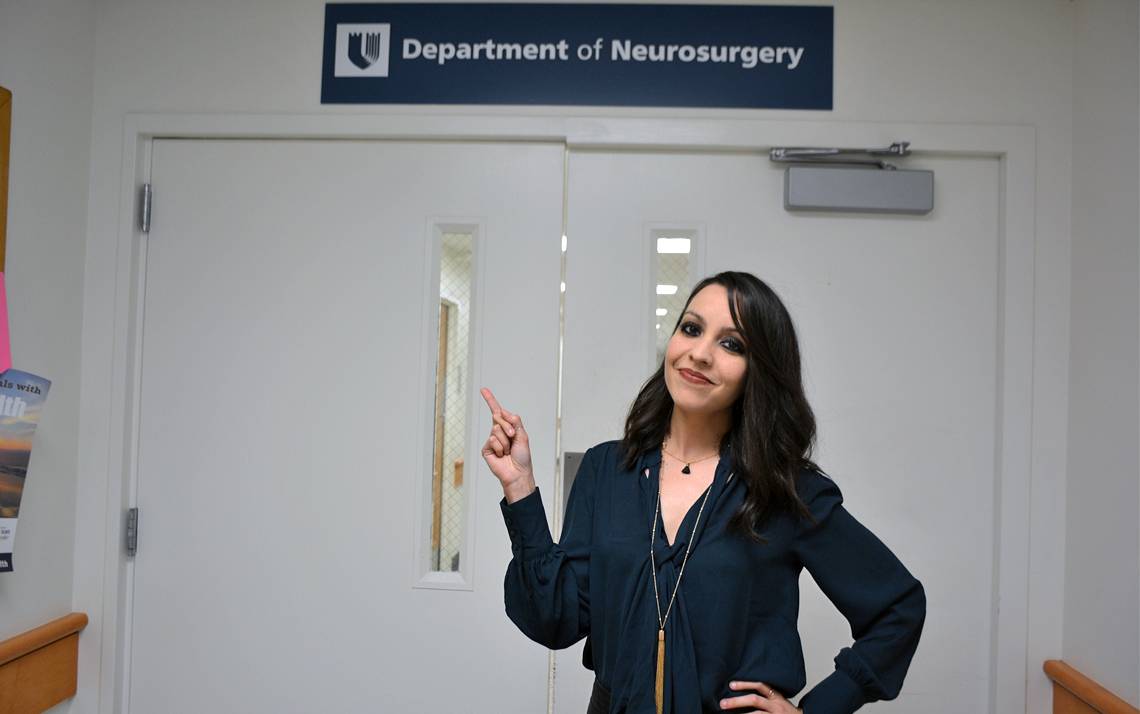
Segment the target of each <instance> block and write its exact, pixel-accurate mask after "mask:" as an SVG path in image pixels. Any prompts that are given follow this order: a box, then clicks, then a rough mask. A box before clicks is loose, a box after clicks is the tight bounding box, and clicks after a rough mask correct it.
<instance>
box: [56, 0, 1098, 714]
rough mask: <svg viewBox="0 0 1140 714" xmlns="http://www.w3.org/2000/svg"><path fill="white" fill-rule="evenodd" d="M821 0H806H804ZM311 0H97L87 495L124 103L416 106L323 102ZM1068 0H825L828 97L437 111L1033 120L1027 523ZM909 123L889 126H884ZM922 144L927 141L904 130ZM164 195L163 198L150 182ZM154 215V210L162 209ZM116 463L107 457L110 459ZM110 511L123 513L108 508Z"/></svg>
mask: <svg viewBox="0 0 1140 714" xmlns="http://www.w3.org/2000/svg"><path fill="white" fill-rule="evenodd" d="M813 2H814V0H813ZM323 7H324V5H323V3H322V2H320V0H238V1H232V0H227V1H225V2H222V1H221V0H213V1H205V0H204V1H201V2H193V3H188V2H178V1H177V0H108V1H107V2H105V3H103V4H101V5H100V11H99V13H98V16H97V18H96V26H97V33H96V61H95V109H94V120H93V126H94V129H93V132H94V134H93V146H92V163H93V166H92V175H93V180H92V185H91V233H90V234H89V236H88V241H89V242H88V252H87V261H86V270H87V273H86V275H87V277H88V282H87V290H86V292H85V303H84V306H85V323H84V353H83V374H84V385H85V387H89V389H87V390H85V392H84V404H83V407H82V412H81V418H82V420H83V424H84V430H83V436H82V440H81V442H80V464H81V472H80V482H79V483H80V487H79V493H78V498H79V501H80V503H84V504H86V503H92V502H95V503H98V504H101V503H102V501H100V500H99V499H101V498H103V497H104V495H105V493H106V488H107V479H108V474H107V469H106V464H107V463H108V457H109V453H108V444H109V439H108V434H109V429H110V428H111V426H110V425H109V424H107V422H106V418H105V411H104V410H103V409H104V406H105V405H106V403H107V400H108V399H109V398H110V397H111V395H112V393H111V391H110V390H111V386H110V385H108V384H107V383H106V381H105V380H106V376H107V375H108V374H110V373H111V372H112V362H111V359H112V341H111V335H112V327H113V326H114V324H115V323H114V308H115V304H116V303H115V300H116V296H115V295H114V294H113V288H114V284H113V277H114V275H115V270H116V263H115V255H114V247H115V244H116V238H117V235H118V230H119V225H120V222H119V210H120V196H119V186H120V178H121V171H122V160H123V146H122V136H123V127H124V118H125V116H126V114H127V113H129V112H163V113H169V112H258V113H277V112H284V113H305V114H317V115H334V114H344V113H349V114H352V113H372V114H375V113H383V112H388V113H393V112H402V113H407V112H423V111H432V110H431V109H430V108H423V107H411V108H406V109H392V108H385V107H322V106H321V105H320V104H319V96H320V67H321V39H322V35H321V29H322V22H323ZM1074 16H1075V8H1074V6H1073V4H1072V3H1070V2H1068V1H1067V0H1049V1H1046V2H1042V1H1041V0H1002V1H1001V2H985V3H983V2H972V3H959V2H954V3H950V2H922V3H917V2H914V1H913V0H866V1H865V2H860V3H840V4H838V5H837V7H836V11H835V29H836V33H835V82H834V86H835V104H834V106H835V110H834V111H833V112H824V113H821V112H807V111H773V110H763V111H751V110H735V111H703V110H665V111H660V110H642V109H633V110H623V109H617V108H615V109H605V110H601V111H600V112H598V111H596V110H573V109H551V110H543V109H538V108H526V109H523V110H521V111H520V110H513V109H499V108H487V109H478V110H476V109H473V108H471V107H459V108H442V109H438V110H435V111H440V112H447V113H472V112H475V111H479V113H494V114H500V113H503V114H518V113H524V114H545V115H552V114H554V115H559V114H591V113H602V114H605V115H614V116H642V115H644V116H668V117H686V116H689V117H692V116H698V117H713V116H716V117H721V116H732V117H756V118H775V117H779V118H782V119H789V118H797V117H803V118H805V119H817V118H820V117H826V118H828V119H841V120H863V121H875V120H883V121H915V122H979V123H987V124H989V123H1002V124H1026V125H1032V126H1034V127H1035V130H1036V136H1037V142H1038V143H1037V145H1038V150H1039V153H1038V155H1037V183H1036V191H1037V200H1036V215H1035V223H1036V227H1037V235H1036V245H1037V253H1036V265H1035V273H1036V276H1037V283H1036V285H1037V287H1036V295H1035V314H1036V316H1037V317H1036V324H1035V325H1034V330H1035V344H1036V351H1035V355H1036V357H1035V360H1036V361H1035V371H1036V372H1035V373H1036V377H1037V379H1036V382H1035V387H1034V390H1035V391H1034V395H1033V398H1034V405H1035V407H1034V433H1033V450H1034V451H1033V453H1034V463H1033V470H1034V471H1033V478H1034V484H1033V494H1034V499H1035V501H1034V503H1033V504H1032V505H1031V508H1032V512H1033V513H1034V518H1035V519H1036V521H1035V522H1037V523H1057V524H1060V523H1063V522H1064V517H1065V505H1064V495H1065V492H1064V483H1065V464H1066V444H1065V438H1066V429H1067V425H1066V419H1067V413H1068V401H1067V384H1068V371H1069V368H1068V351H1069V330H1068V309H1069V280H1070V267H1069V228H1070V225H1071V215H1070V201H1071V180H1070V179H1071V170H1072V156H1071V150H1070V149H1071V142H1072V93H1073V83H1072V62H1073V53H1072V43H1073V19H1074ZM898 139H906V137H887V140H888V141H889V140H898ZM914 148H915V149H919V150H920V149H921V148H922V147H914ZM156 204H157V205H158V206H161V198H158V199H157V200H156ZM158 210H159V213H158V214H156V220H160V218H159V216H160V215H161V213H160V210H161V209H158ZM114 476H115V477H116V478H117V477H118V474H115V475H114ZM110 517H113V518H119V517H120V515H119V514H118V513H113V514H110ZM107 518H108V514H107V513H105V512H104V510H103V509H102V508H101V507H99V506H95V505H93V506H91V507H81V508H80V509H79V511H78V513H77V528H79V529H81V531H82V532H84V533H102V532H104V531H105V529H106V526H107V520H106V519H107ZM78 548H79V550H78V551H77V553H76V558H77V565H76V584H77V591H76V599H77V604H78V605H79V606H82V607H84V608H85V609H88V610H99V609H101V608H102V607H103V603H102V601H101V599H100V590H99V588H100V587H101V585H102V581H101V577H102V570H101V568H102V563H103V559H104V557H106V555H107V551H106V550H105V549H104V548H103V544H102V542H100V541H96V540H90V541H86V542H82V543H79V544H78ZM1063 548H1064V534H1063V531H1061V530H1054V529H1052V528H1050V529H1048V532H1047V533H1046V535H1045V537H1044V538H1043V539H1042V540H1040V541H1038V542H1036V543H1035V544H1034V550H1033V552H1032V553H1030V555H1029V557H1030V559H1031V563H1030V570H1031V572H1032V573H1034V582H1035V583H1036V584H1037V588H1038V591H1037V592H1036V593H1035V598H1036V599H1035V600H1034V602H1035V603H1036V605H1035V607H1034V608H1033V609H1032V611H1031V612H1029V613H1028V614H1027V617H1028V621H1029V631H1030V635H1029V638H1030V640H1029V643H1028V648H1029V657H1030V661H1031V662H1041V661H1043V660H1045V659H1047V658H1051V657H1057V656H1058V655H1059V653H1060V652H1061V630H1060V625H1059V623H1060V618H1061V615H1062V606H1063V593H1064V580H1063V576H1064V573H1063V571H1062V570H1061V569H1060V568H1056V567H1051V563H1053V562H1054V561H1055V560H1056V559H1057V558H1058V554H1059V553H1061V552H1063ZM100 647H101V643H100V642H99V641H98V640H97V639H96V638H95V637H94V636H92V637H88V638H87V640H86V641H85V642H84V643H83V645H82V650H81V657H82V658H83V659H82V671H81V677H82V690H81V692H80V695H79V698H78V700H77V704H78V705H79V706H78V707H75V708H74V710H75V711H84V712H91V711H95V709H94V695H95V687H96V680H97V674H98V654H99V648H100ZM1028 675H1029V677H1030V684H1029V692H1030V694H1029V709H1030V710H1031V711H1044V710H1045V709H1046V708H1047V707H1048V697H1049V693H1048V692H1049V688H1048V685H1047V683H1046V681H1045V678H1044V675H1043V674H1042V673H1041V671H1040V668H1039V667H1031V668H1030V671H1029V673H1028ZM103 696H106V694H105V693H104V695H103Z"/></svg>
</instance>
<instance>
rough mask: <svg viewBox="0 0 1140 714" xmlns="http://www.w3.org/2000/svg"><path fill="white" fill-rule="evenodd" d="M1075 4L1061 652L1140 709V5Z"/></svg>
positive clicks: (1117, 1) (1105, 0)
mask: <svg viewBox="0 0 1140 714" xmlns="http://www.w3.org/2000/svg"><path fill="white" fill-rule="evenodd" d="M1076 9H1077V13H1076V26H1075V40H1076V41H1075V56H1074V63H1073V105H1074V109H1073V247H1072V286H1073V287H1072V308H1071V310H1072V313H1071V315H1072V317H1071V319H1072V325H1071V331H1072V347H1071V350H1070V353H1069V359H1070V371H1069V394H1070V398H1069V459H1068V464H1069V477H1068V489H1067V499H1066V513H1067V515H1066V529H1065V532H1066V552H1065V632H1064V638H1065V639H1064V649H1063V659H1065V661H1067V662H1068V663H1069V664H1071V665H1073V666H1074V667H1076V668H1077V669H1079V670H1081V671H1083V672H1086V673H1088V674H1090V675H1092V676H1094V677H1095V678H1096V679H1097V680H1098V681H1099V682H1100V683H1101V684H1103V685H1104V686H1105V687H1107V688H1108V689H1110V690H1112V691H1114V692H1116V693H1117V694H1118V695H1119V696H1121V697H1123V698H1124V699H1126V700H1128V701H1129V702H1131V703H1132V705H1133V706H1140V682H1138V681H1137V672H1138V671H1140V660H1138V659H1137V658H1138V652H1137V641H1138V640H1140V620H1138V616H1137V609H1136V608H1137V602H1138V601H1140V551H1138V550H1137V542H1138V540H1140V534H1138V532H1137V531H1138V528H1140V526H1138V521H1137V515H1136V514H1137V511H1136V504H1137V502H1138V500H1140V460H1138V455H1137V452H1136V436H1137V434H1140V402H1137V399H1136V395H1137V393H1138V390H1140V373H1138V371H1137V370H1138V365H1140V332H1138V325H1140V315H1138V312H1140V267H1138V266H1140V243H1138V240H1137V238H1138V234H1137V214H1136V203H1135V196H1137V194H1138V193H1140V164H1138V163H1137V157H1138V156H1140V143H1138V140H1140V114H1138V110H1137V107H1138V105H1140V96H1138V94H1137V87H1138V86H1140V78H1138V76H1137V75H1138V72H1140V70H1138V67H1140V56H1138V52H1137V42H1138V40H1140V37H1138V34H1137V33H1138V29H1137V28H1138V24H1137V23H1138V15H1140V11H1138V5H1137V3H1136V2H1135V0H1081V2H1079V3H1077V5H1076Z"/></svg>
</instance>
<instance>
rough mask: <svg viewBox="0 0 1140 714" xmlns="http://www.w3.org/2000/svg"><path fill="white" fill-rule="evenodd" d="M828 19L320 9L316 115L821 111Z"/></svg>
mask: <svg viewBox="0 0 1140 714" xmlns="http://www.w3.org/2000/svg"><path fill="white" fill-rule="evenodd" d="M833 36H834V8H833V7H831V6H830V5H673V4H662V5H649V4H586V3H582V4H579V3H560V4H545V3H446V2H445V3H329V4H327V5H325V27H324V54H323V65H322V72H321V103H322V104H513V105H519V104H526V105H577V106H631V107H632V106H640V107H710V108H713V107H722V108H732V107H739V108H753V109H757V108H772V109H821V110H830V109H831V108H832V75H833V55H834V47H833Z"/></svg>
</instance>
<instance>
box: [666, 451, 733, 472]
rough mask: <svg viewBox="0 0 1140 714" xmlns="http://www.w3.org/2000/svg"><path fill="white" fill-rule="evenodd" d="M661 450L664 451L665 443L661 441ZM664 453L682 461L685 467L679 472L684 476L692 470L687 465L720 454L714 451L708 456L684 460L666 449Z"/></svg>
mask: <svg viewBox="0 0 1140 714" xmlns="http://www.w3.org/2000/svg"><path fill="white" fill-rule="evenodd" d="M661 450H662V451H665V444H664V443H662V444H661ZM665 453H666V454H667V455H669V456H671V457H673V459H674V460H675V461H680V462H681V463H683V464H684V465H685V468H683V469H681V473H683V474H685V475H686V476H688V475H689V474H690V473H692V471H690V470H689V467H690V466H692V465H693V464H699V463H700V462H702V461H704V460H706V459H711V458H712V457H714V456H719V455H720V452H719V451H718V452H716V453H715V454H709V455H708V456H702V457H701V458H699V459H695V460H693V461H685V460H684V459H682V458H679V457H677V456H675V455H673V454H670V453H669V452H668V451H665Z"/></svg>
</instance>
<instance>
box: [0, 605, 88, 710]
mask: <svg viewBox="0 0 1140 714" xmlns="http://www.w3.org/2000/svg"><path fill="white" fill-rule="evenodd" d="M86 626H87V615H85V614H83V613H82V612H73V613H71V614H70V615H64V616H63V617H61V618H59V619H56V620H52V621H51V622H49V623H47V624H46V625H41V626H39V627H37V628H35V629H31V630H28V631H27V632H24V633H21V634H19V635H16V636H15V637H11V638H9V639H7V640H4V641H3V642H0V713H2V714H39V712H44V711H47V710H48V709H51V708H52V707H53V706H55V705H56V704H59V703H60V702H62V701H64V700H66V699H69V698H71V697H74V696H75V692H76V688H77V685H78V681H79V631H80V630H82V629H83V628H84V627H86Z"/></svg>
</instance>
